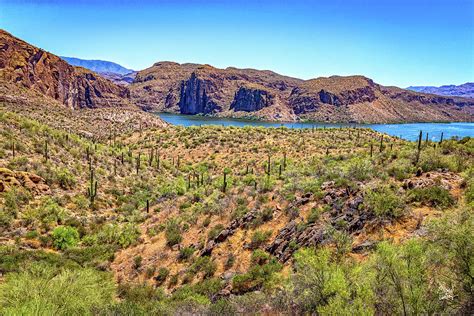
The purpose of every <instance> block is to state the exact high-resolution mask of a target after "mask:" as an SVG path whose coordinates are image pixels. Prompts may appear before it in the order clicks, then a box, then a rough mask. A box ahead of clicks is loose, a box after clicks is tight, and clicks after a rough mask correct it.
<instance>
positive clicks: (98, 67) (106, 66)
mask: <svg viewBox="0 0 474 316" xmlns="http://www.w3.org/2000/svg"><path fill="white" fill-rule="evenodd" d="M60 57H61V58H62V59H64V60H65V61H67V62H68V63H69V64H70V65H73V66H78V67H84V68H87V69H89V70H92V71H94V72H97V73H112V74H119V75H126V74H129V73H131V72H134V70H133V69H128V68H125V67H123V66H121V65H119V64H117V63H114V62H111V61H105V60H87V59H80V58H75V57H65V56H60Z"/></svg>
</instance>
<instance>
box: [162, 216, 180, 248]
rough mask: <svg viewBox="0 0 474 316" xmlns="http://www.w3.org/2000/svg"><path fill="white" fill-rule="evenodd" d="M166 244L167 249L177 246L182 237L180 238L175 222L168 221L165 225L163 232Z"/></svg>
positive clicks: (178, 227)
mask: <svg viewBox="0 0 474 316" xmlns="http://www.w3.org/2000/svg"><path fill="white" fill-rule="evenodd" d="M165 237H166V244H167V245H168V246H169V247H172V246H174V245H177V244H179V243H180V242H181V241H182V240H183V237H182V236H181V229H180V226H179V224H178V222H177V221H175V220H169V221H168V223H167V224H166V230H165Z"/></svg>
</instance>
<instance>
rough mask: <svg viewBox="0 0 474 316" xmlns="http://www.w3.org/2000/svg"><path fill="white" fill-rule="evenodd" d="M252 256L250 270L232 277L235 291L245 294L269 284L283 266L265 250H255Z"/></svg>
mask: <svg viewBox="0 0 474 316" xmlns="http://www.w3.org/2000/svg"><path fill="white" fill-rule="evenodd" d="M252 258H253V259H252V261H251V266H250V268H249V270H248V271H247V272H246V273H244V274H239V275H236V276H235V277H234V278H233V279H232V290H233V291H234V292H235V293H238V294H243V293H246V292H249V291H253V290H258V289H260V288H262V287H264V286H266V285H269V284H270V283H271V281H272V278H273V277H274V274H275V273H276V272H279V271H280V270H281V269H282V268H283V265H282V264H281V263H279V262H278V261H277V260H276V259H275V258H272V257H271V256H267V255H266V254H265V252H264V251H256V252H254V253H253V256H252Z"/></svg>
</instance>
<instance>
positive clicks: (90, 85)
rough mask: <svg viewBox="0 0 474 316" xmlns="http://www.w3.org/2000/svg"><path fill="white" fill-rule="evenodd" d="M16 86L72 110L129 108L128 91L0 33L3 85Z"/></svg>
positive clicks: (0, 62) (0, 79)
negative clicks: (11, 84) (37, 93)
mask: <svg viewBox="0 0 474 316" xmlns="http://www.w3.org/2000/svg"><path fill="white" fill-rule="evenodd" d="M2 81H3V82H7V83H14V84H16V85H17V86H19V87H24V88H28V89H32V90H35V91H37V92H39V93H41V94H43V95H45V96H47V97H51V98H54V99H55V100H58V101H59V102H61V103H62V104H64V105H66V106H68V107H70V108H75V109H76V108H96V107H108V106H121V105H125V104H128V99H129V98H130V92H129V90H128V89H127V88H125V87H121V86H117V85H115V84H113V83H112V82H110V81H108V80H106V79H104V78H102V77H99V76H97V75H96V74H95V73H93V72H90V71H88V70H86V69H84V68H77V67H73V66H71V65H69V64H68V63H66V62H65V61H64V60H62V59H61V58H59V57H58V56H55V55H53V54H50V53H48V52H46V51H44V50H42V49H39V48H36V47H34V46H32V45H29V44H28V43H26V42H24V41H21V40H20V39H18V38H16V37H14V36H12V35H11V34H9V33H7V32H5V31H3V30H0V82H2Z"/></svg>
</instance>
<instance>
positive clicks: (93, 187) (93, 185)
mask: <svg viewBox="0 0 474 316" xmlns="http://www.w3.org/2000/svg"><path fill="white" fill-rule="evenodd" d="M87 194H88V195H89V200H90V202H91V205H93V204H94V201H95V198H96V196H97V180H95V179H94V169H92V168H91V170H90V179H89V188H87Z"/></svg>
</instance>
